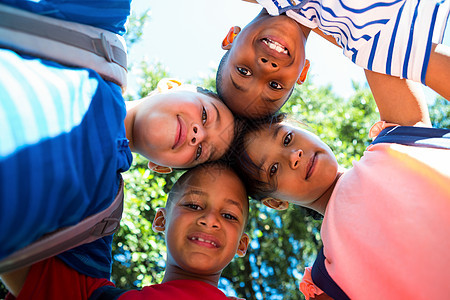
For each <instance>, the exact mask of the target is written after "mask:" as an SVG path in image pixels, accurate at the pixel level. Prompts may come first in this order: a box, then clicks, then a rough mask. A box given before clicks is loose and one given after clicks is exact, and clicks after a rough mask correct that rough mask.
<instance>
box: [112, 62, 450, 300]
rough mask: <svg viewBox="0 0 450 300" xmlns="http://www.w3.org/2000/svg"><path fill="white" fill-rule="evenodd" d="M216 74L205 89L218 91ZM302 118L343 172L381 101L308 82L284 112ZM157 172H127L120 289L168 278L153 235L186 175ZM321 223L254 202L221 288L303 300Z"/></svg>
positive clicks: (437, 117) (155, 68)
mask: <svg viewBox="0 0 450 300" xmlns="http://www.w3.org/2000/svg"><path fill="white" fill-rule="evenodd" d="M140 67H141V68H142V74H143V78H142V79H143V83H142V86H143V88H142V90H141V93H140V96H144V95H145V94H146V93H148V92H149V91H151V90H153V89H154V88H155V87H156V84H157V82H158V80H159V79H160V78H161V77H164V76H170V74H167V72H166V71H165V70H164V68H163V66H162V65H159V64H156V65H149V64H147V63H142V65H141V66H140ZM214 75H215V72H214V70H211V75H210V77H208V78H205V79H203V80H202V81H201V82H198V84H199V85H201V86H203V87H207V88H209V89H211V90H215V86H214V82H215V81H214ZM282 110H283V111H284V112H287V113H289V115H290V116H291V117H292V118H293V119H295V120H301V121H303V122H304V123H306V125H307V126H308V127H309V129H310V130H311V131H313V132H314V133H316V134H317V135H318V136H319V137H320V138H321V139H322V140H324V141H325V142H326V143H327V144H328V145H330V146H331V148H332V149H333V151H334V153H335V154H336V157H337V159H338V161H339V163H340V164H341V166H343V167H346V168H348V167H351V162H352V161H353V160H358V159H359V158H360V157H361V155H362V153H363V152H364V149H365V148H366V147H367V146H368V145H369V143H370V140H369V138H368V132H369V129H370V127H371V126H372V124H374V123H375V122H376V121H377V120H379V115H378V111H377V108H376V105H375V101H374V100H373V98H372V95H371V93H370V90H369V89H368V88H367V87H366V86H360V85H358V84H356V83H354V93H353V95H352V96H351V97H350V98H349V99H342V98H340V97H338V96H336V95H335V94H333V92H332V90H331V87H330V86H316V85H314V84H312V83H310V82H309V81H307V82H306V83H305V84H303V85H302V86H301V87H299V88H297V89H296V90H295V91H294V93H293V94H292V96H291V98H290V100H289V101H288V103H287V104H286V105H285V106H284V107H283V109H282ZM430 113H431V118H432V120H434V121H435V123H434V125H435V126H437V127H446V126H447V127H448V125H449V124H448V117H449V116H450V105H449V102H448V101H446V100H444V99H437V100H436V102H435V103H434V104H433V105H430ZM180 173H181V172H176V173H173V174H169V175H158V174H155V173H151V172H150V171H149V170H148V169H147V167H146V161H145V160H144V159H142V158H141V157H139V156H135V161H134V163H133V166H132V168H131V169H130V170H129V171H128V172H126V173H125V174H124V178H125V181H126V190H127V192H126V199H127V200H126V207H125V213H124V217H123V221H122V226H121V229H120V231H119V232H118V233H117V234H116V236H115V248H114V256H115V261H114V265H113V280H114V281H115V283H116V284H117V286H119V287H122V288H138V287H142V286H145V285H149V284H155V283H159V282H161V279H162V277H163V274H164V258H165V251H166V249H165V244H164V237H163V236H162V235H161V234H156V233H154V232H153V231H152V230H151V221H152V220H153V217H154V213H155V210H156V208H157V207H161V206H163V205H164V203H165V200H166V196H167V193H168V191H169V190H170V188H171V186H172V185H173V183H174V182H175V181H176V179H177V178H178V177H179V176H180V175H181V174H180ZM320 224H321V222H320V221H317V220H313V219H312V218H310V217H308V216H306V213H305V211H304V210H303V209H301V208H298V207H290V209H288V210H287V211H284V212H275V211H271V210H269V209H267V208H266V207H265V206H262V205H260V204H259V203H258V202H256V201H253V200H251V211H250V221H249V224H248V227H247V230H246V231H247V233H248V234H249V235H250V238H251V240H252V242H251V244H250V247H249V251H248V253H247V255H246V256H245V257H244V258H237V257H236V258H235V259H234V260H233V261H232V262H231V263H230V265H229V266H228V267H227V268H226V269H225V270H224V272H223V274H222V280H221V282H220V286H219V287H220V288H221V289H223V290H224V291H225V292H226V293H227V294H228V295H234V296H239V297H243V298H246V299H300V298H302V297H303V296H302V295H301V293H300V292H299V291H298V283H299V279H300V278H301V276H302V273H303V271H304V268H305V266H308V265H310V264H311V263H312V261H313V260H314V257H315V255H316V253H317V249H320V246H321V240H320V234H319V231H320Z"/></svg>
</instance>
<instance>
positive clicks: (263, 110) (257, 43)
mask: <svg viewBox="0 0 450 300" xmlns="http://www.w3.org/2000/svg"><path fill="white" fill-rule="evenodd" d="M305 42H306V39H305V37H304V35H303V32H302V31H301V29H300V27H299V25H298V24H297V22H295V21H294V20H292V19H291V18H289V17H287V16H277V17H272V16H269V15H267V14H265V15H260V16H258V17H257V18H256V19H255V20H253V21H252V22H251V23H249V24H248V25H247V26H246V27H245V28H244V29H243V30H242V31H241V32H240V33H239V34H238V35H237V36H236V38H235V39H234V41H233V43H232V46H231V49H230V50H228V51H229V53H228V59H227V60H226V61H225V62H224V63H225V65H224V66H223V68H222V70H221V73H222V75H221V76H219V77H218V78H220V80H221V85H222V88H221V93H222V98H223V99H224V102H225V103H226V104H227V106H228V107H229V108H230V109H231V110H232V111H233V112H234V113H236V114H239V115H243V116H246V117H250V118H255V117H260V116H266V115H269V114H272V113H274V112H276V111H278V109H279V108H280V107H281V106H282V105H283V104H284V103H285V102H286V100H287V99H288V97H289V95H290V93H291V90H292V89H293V87H294V85H295V82H296V81H297V79H298V78H299V75H300V73H301V71H302V68H303V66H304V64H305V51H304V47H305V46H304V44H305Z"/></svg>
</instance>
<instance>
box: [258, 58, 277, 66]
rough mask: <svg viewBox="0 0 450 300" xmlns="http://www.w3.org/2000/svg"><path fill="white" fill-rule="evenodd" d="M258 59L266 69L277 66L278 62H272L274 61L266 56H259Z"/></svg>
mask: <svg viewBox="0 0 450 300" xmlns="http://www.w3.org/2000/svg"><path fill="white" fill-rule="evenodd" d="M259 60H260V62H261V65H262V66H263V67H264V68H268V69H277V68H278V64H277V63H276V62H274V61H271V60H270V59H268V58H265V57H261V58H260V59H259Z"/></svg>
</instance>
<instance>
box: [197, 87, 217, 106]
mask: <svg viewBox="0 0 450 300" xmlns="http://www.w3.org/2000/svg"><path fill="white" fill-rule="evenodd" d="M197 92H198V93H201V94H203V95H206V96H210V97H213V98H216V99H217V100H220V101H221V102H223V101H222V98H220V97H219V95H218V94H217V93H214V92H213V91H211V90H208V89H205V88H204V87H201V86H197Z"/></svg>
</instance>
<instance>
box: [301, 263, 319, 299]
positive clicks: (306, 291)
mask: <svg viewBox="0 0 450 300" xmlns="http://www.w3.org/2000/svg"><path fill="white" fill-rule="evenodd" d="M311 269H312V267H307V268H305V274H303V278H302V281H301V282H300V291H301V292H302V293H303V295H304V296H305V298H306V300H309V298H315V297H316V296H317V295H320V294H323V291H322V290H321V289H320V288H319V287H318V286H316V285H315V284H314V282H313V281H312V278H311Z"/></svg>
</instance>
